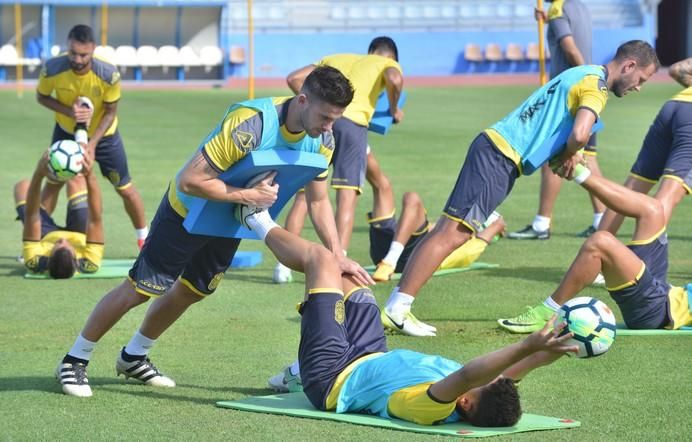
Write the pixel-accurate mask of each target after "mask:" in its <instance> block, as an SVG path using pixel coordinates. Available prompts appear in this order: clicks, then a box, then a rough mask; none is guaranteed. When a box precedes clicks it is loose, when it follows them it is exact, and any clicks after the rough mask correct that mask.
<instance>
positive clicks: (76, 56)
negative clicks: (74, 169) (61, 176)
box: [36, 25, 148, 248]
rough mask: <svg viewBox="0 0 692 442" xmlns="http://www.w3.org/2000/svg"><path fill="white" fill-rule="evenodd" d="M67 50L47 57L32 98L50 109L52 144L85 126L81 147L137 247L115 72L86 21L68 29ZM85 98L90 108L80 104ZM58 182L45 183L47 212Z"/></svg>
mask: <svg viewBox="0 0 692 442" xmlns="http://www.w3.org/2000/svg"><path fill="white" fill-rule="evenodd" d="M67 43H68V51H67V53H66V54H61V55H58V56H57V57H54V58H51V59H50V60H48V61H46V64H45V66H44V67H43V69H42V70H41V75H40V77H39V81H38V86H37V88H36V97H37V100H38V102H39V103H40V104H41V105H43V106H45V107H47V108H48V109H50V110H52V111H54V112H55V127H54V129H53V138H52V141H51V143H55V142H56V141H59V140H72V139H74V138H75V134H76V130H75V128H76V126H77V125H78V124H85V125H87V126H88V140H78V141H79V142H83V143H85V146H84V147H85V150H86V151H87V152H88V153H89V155H91V157H92V158H94V159H95V161H96V162H97V163H98V164H99V167H100V169H101V174H102V175H103V176H104V177H106V178H107V179H108V180H109V181H110V182H111V184H112V185H113V186H114V188H115V190H116V192H117V193H118V195H120V197H121V198H122V200H123V203H124V205H125V211H126V212H127V214H128V216H129V217H130V220H131V221H132V225H133V226H134V228H135V230H136V234H137V244H138V246H139V247H140V248H141V246H142V244H143V243H144V238H146V236H147V234H148V228H147V222H146V218H145V215H144V203H143V202H142V198H141V196H140V195H139V192H137V189H136V188H135V186H134V184H133V183H132V179H131V178H130V172H129V169H128V165H127V156H126V155H125V147H124V145H123V141H122V138H121V137H120V132H119V131H118V117H117V111H118V102H119V101H120V72H118V68H116V67H115V66H114V65H113V64H111V63H109V62H107V61H105V60H101V59H99V58H95V57H94V56H93V54H94V48H95V43H94V34H93V31H92V29H91V28H90V27H89V26H86V25H77V26H75V27H73V28H72V29H71V30H70V32H69V34H68V36H67ZM82 97H86V98H88V99H89V101H90V102H91V104H92V106H93V108H85V107H82V106H80V104H81V100H80V99H81V98H82ZM61 187H62V183H60V182H57V181H49V182H48V183H47V185H46V187H45V188H44V192H43V196H42V204H43V206H44V207H45V208H46V210H47V211H48V213H52V212H53V209H54V208H55V204H56V202H57V197H58V192H59V190H60V188H61Z"/></svg>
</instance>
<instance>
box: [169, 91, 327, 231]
mask: <svg viewBox="0 0 692 442" xmlns="http://www.w3.org/2000/svg"><path fill="white" fill-rule="evenodd" d="M290 99H291V97H275V98H259V99H256V100H249V101H244V102H240V103H237V104H234V105H232V106H230V107H229V108H228V110H227V111H226V114H225V115H224V117H223V118H222V120H221V122H220V123H219V124H218V125H217V126H216V127H215V128H214V130H212V131H211V133H210V134H209V135H207V137H206V138H205V139H204V141H203V142H202V144H201V145H200V147H199V149H198V151H200V152H201V153H202V155H203V156H204V158H205V159H206V160H207V163H208V164H209V166H210V167H211V168H212V169H214V170H215V171H216V172H218V173H219V174H221V173H223V172H225V171H227V170H228V169H230V168H231V166H233V165H234V164H235V163H237V162H238V161H240V160H241V159H243V158H244V157H245V156H246V155H248V154H249V153H250V152H252V151H255V150H270V149H293V150H300V151H303V152H312V153H317V154H320V155H323V156H324V157H325V159H326V161H327V164H329V163H330V162H331V158H332V154H333V153H334V137H333V135H332V133H331V132H325V133H323V134H322V135H321V137H318V138H312V137H310V136H308V135H307V134H306V133H305V132H300V133H291V132H289V131H288V129H287V128H286V126H285V122H286V113H287V112H288V106H289V103H290ZM179 174H180V172H178V175H179ZM178 175H176V177H175V179H174V180H173V181H171V185H170V188H169V191H168V200H169V202H170V204H171V206H172V207H173V209H174V210H175V211H176V212H177V213H178V214H179V215H180V216H183V217H184V216H186V215H187V212H188V204H189V203H190V201H191V197H190V196H189V195H187V194H185V193H184V192H182V191H180V190H179V189H178V185H177V183H178ZM326 178H327V171H324V172H323V173H321V174H320V175H318V176H317V178H316V179H318V180H324V179H326Z"/></svg>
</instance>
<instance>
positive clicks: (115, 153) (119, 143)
mask: <svg viewBox="0 0 692 442" xmlns="http://www.w3.org/2000/svg"><path fill="white" fill-rule="evenodd" d="M59 140H74V135H73V134H70V133H67V132H65V131H64V130H63V129H62V128H61V127H60V126H59V125H57V124H56V125H55V128H54V129H53V140H52V141H51V144H52V143H55V142H56V141H59ZM94 159H95V160H96V162H97V163H98V164H99V168H100V169H101V175H103V176H104V177H106V178H107V179H108V181H110V182H111V184H112V185H113V186H114V187H116V188H117V189H122V188H124V187H127V186H128V185H129V184H130V182H131V181H132V178H130V171H129V169H128V167H127V156H126V155H125V146H124V145H123V140H122V138H120V132H118V131H117V130H116V131H115V132H114V133H113V135H108V136H106V137H103V138H101V140H100V141H99V143H98V144H97V145H96V158H94Z"/></svg>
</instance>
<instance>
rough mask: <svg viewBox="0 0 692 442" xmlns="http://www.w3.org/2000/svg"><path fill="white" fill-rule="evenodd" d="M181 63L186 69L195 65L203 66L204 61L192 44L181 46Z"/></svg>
mask: <svg viewBox="0 0 692 442" xmlns="http://www.w3.org/2000/svg"><path fill="white" fill-rule="evenodd" d="M180 63H181V64H182V65H183V67H184V68H185V70H189V68H191V67H194V66H202V62H201V60H200V59H199V55H197V53H196V52H195V50H194V49H192V48H191V47H190V46H183V47H182V48H180Z"/></svg>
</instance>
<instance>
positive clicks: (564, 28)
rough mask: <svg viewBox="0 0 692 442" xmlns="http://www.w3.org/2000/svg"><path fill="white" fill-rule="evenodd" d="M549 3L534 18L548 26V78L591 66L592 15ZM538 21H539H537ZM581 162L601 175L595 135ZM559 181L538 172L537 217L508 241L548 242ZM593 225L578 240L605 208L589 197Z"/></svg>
mask: <svg viewBox="0 0 692 442" xmlns="http://www.w3.org/2000/svg"><path fill="white" fill-rule="evenodd" d="M547 1H549V2H550V3H551V5H550V9H549V10H548V13H547V14H546V13H545V11H543V10H539V9H537V10H536V15H537V16H539V15H540V16H541V17H542V19H543V20H547V22H548V34H547V38H548V46H549V48H550V53H551V54H552V55H551V60H550V77H551V78H554V77H556V76H557V75H559V74H560V73H561V72H563V71H565V70H567V69H569V68H571V67H574V66H581V65H586V64H591V34H592V32H591V14H589V10H588V9H587V7H586V6H585V5H584V3H582V2H581V1H580V0H555V1H551V0H547ZM537 18H538V17H537ZM583 153H584V158H585V159H586V162H587V164H588V165H589V169H591V171H592V173H594V174H598V175H600V174H601V170H600V168H599V167H598V161H597V160H596V155H597V154H598V152H597V150H596V135H595V134H594V135H592V136H591V138H590V139H589V141H588V143H586V146H585V147H584V152H583ZM561 186H562V180H561V179H560V177H558V176H557V175H555V174H554V173H553V172H552V170H550V168H549V167H548V166H547V165H544V166H543V168H541V192H540V199H539V204H538V213H537V214H536V217H535V218H534V220H533V222H532V223H531V224H529V225H528V226H526V227H525V228H524V229H522V230H519V231H518V232H511V233H509V234H508V235H507V238H509V239H548V238H550V221H551V217H552V213H553V207H555V200H557V196H558V194H559V193H560V187H561ZM591 205H592V206H593V222H592V224H591V225H590V226H589V227H587V228H586V229H585V230H584V231H582V232H579V233H577V236H579V237H588V236H589V235H590V234H592V233H593V232H595V231H596V229H597V228H598V224H599V223H600V221H601V218H602V217H603V211H604V210H605V207H604V206H603V203H601V202H600V201H598V199H596V198H595V197H594V196H593V195H591Z"/></svg>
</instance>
